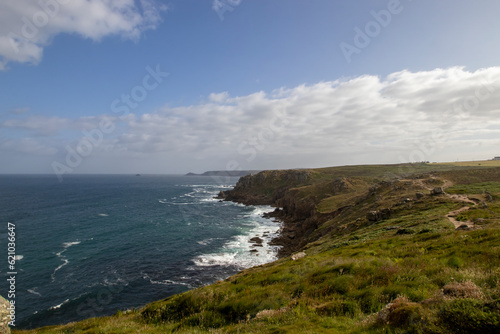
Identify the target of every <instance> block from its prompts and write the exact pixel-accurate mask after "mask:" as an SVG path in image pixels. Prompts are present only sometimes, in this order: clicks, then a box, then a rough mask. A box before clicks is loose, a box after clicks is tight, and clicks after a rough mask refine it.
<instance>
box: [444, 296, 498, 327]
mask: <svg viewBox="0 0 500 334" xmlns="http://www.w3.org/2000/svg"><path fill="white" fill-rule="evenodd" d="M439 319H440V320H441V321H442V322H443V323H444V324H445V325H446V326H447V327H448V328H449V329H450V330H451V331H452V332H453V333H464V334H465V333H475V334H476V333H481V334H490V333H491V334H494V333H499V332H500V313H499V312H498V310H495V309H494V308H493V307H490V306H489V305H487V304H485V303H484V302H482V301H479V300H474V299H454V300H451V301H449V302H447V303H445V305H443V306H442V307H441V310H440V312H439Z"/></svg>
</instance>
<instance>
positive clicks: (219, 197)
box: [215, 190, 227, 199]
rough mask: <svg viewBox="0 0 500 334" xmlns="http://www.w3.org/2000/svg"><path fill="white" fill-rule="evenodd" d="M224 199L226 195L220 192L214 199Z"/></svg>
mask: <svg viewBox="0 0 500 334" xmlns="http://www.w3.org/2000/svg"><path fill="white" fill-rule="evenodd" d="M226 197H227V194H226V193H225V192H224V191H222V190H221V191H220V192H219V194H218V195H217V196H216V197H215V198H216V199H226Z"/></svg>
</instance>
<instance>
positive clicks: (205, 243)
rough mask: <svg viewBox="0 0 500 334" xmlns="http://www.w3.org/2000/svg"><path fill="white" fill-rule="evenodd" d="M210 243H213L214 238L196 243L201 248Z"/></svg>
mask: <svg viewBox="0 0 500 334" xmlns="http://www.w3.org/2000/svg"><path fill="white" fill-rule="evenodd" d="M212 241H214V238H208V239H205V240H201V241H197V243H198V244H199V245H202V246H207V245H208V244H209V243H211V242H212Z"/></svg>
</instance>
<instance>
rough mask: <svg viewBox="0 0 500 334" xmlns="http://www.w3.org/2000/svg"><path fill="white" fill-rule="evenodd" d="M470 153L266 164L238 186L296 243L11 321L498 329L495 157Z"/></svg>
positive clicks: (225, 329) (338, 329)
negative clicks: (60, 317) (130, 304)
mask: <svg viewBox="0 0 500 334" xmlns="http://www.w3.org/2000/svg"><path fill="white" fill-rule="evenodd" d="M475 163H476V165H474V166H463V165H460V164H414V165H386V166H347V167H336V168H323V169H316V170H306V171H298V172H297V171H282V172H263V173H264V174H262V175H260V176H253V178H254V179H247V180H246V181H245V182H246V183H245V186H244V187H240V189H242V190H241V193H240V195H242V194H244V195H248V196H249V198H252V199H255V198H257V197H258V196H257V195H259V196H260V195H261V194H259V192H260V191H264V194H263V197H258V198H259V199H262V200H264V199H265V200H268V201H271V202H272V203H274V204H275V205H277V206H278V207H279V208H280V209H281V210H278V211H277V215H280V216H281V217H282V218H283V219H285V222H286V227H285V231H286V232H287V233H289V234H290V238H291V236H293V238H292V239H291V240H296V241H297V242H300V243H302V244H303V245H304V246H303V247H301V249H300V250H297V249H294V250H295V251H299V252H296V253H294V254H293V255H292V256H286V257H282V258H281V259H280V260H278V261H276V262H274V263H270V264H266V265H263V266H259V267H255V268H251V269H248V270H245V271H243V272H241V273H239V274H237V275H235V276H232V277H230V278H228V279H227V280H225V281H221V282H217V283H216V284H213V285H210V286H206V287H203V288H199V289H196V290H192V291H188V292H185V293H183V294H180V295H176V296H173V297H170V298H167V299H165V300H161V301H157V302H154V303H151V304H149V305H146V306H145V307H143V308H141V309H138V310H132V311H128V312H117V314H116V315H115V316H111V317H103V318H95V319H88V320H85V321H81V322H77V323H71V324H67V325H62V326H52V327H45V328H41V329H38V330H33V331H14V332H15V333H166V332H177V333H205V332H213V333H450V334H451V333H498V332H500V168H498V167H495V166H487V164H481V165H477V163H478V162H475ZM266 173H267V174H266ZM271 173H274V176H271ZM297 173H299V174H297ZM304 173H305V174H307V177H304V175H305V174H304ZM296 175H300V177H299V178H297V177H296ZM271 177H274V178H275V179H276V181H275V182H274V183H273V182H270V180H271ZM247 178H249V177H247ZM250 178H252V177H250ZM258 180H262V182H260V181H258ZM285 180H289V181H288V182H285ZM299 181H300V182H299ZM287 183H288V184H290V186H289V187H287V186H286V185H287ZM273 184H274V185H275V188H273V187H271V186H270V185H273ZM435 188H437V190H435ZM440 188H444V191H445V193H441V192H440V191H439V190H440ZM256 196H257V197H256ZM242 198H243V197H242ZM311 208H312V209H311ZM304 226H307V228H306V227H304ZM299 232H307V233H305V234H306V235H305V236H304V235H299ZM287 247H289V248H290V247H291V246H287ZM290 249H293V247H292V248H290Z"/></svg>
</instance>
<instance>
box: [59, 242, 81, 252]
mask: <svg viewBox="0 0 500 334" xmlns="http://www.w3.org/2000/svg"><path fill="white" fill-rule="evenodd" d="M79 243H81V241H70V242H65V243H63V247H64V249H65V250H66V249H67V248H68V247H71V246H74V245H78V244H79Z"/></svg>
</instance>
